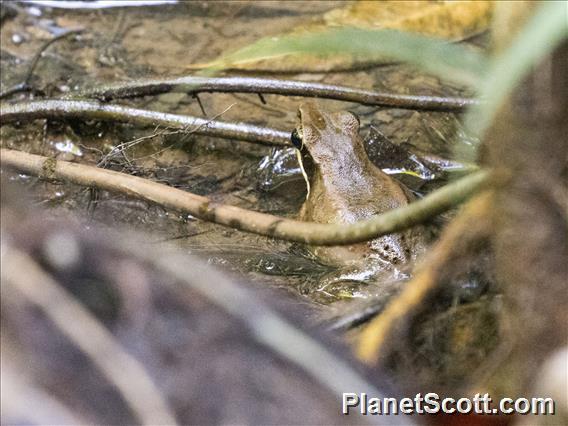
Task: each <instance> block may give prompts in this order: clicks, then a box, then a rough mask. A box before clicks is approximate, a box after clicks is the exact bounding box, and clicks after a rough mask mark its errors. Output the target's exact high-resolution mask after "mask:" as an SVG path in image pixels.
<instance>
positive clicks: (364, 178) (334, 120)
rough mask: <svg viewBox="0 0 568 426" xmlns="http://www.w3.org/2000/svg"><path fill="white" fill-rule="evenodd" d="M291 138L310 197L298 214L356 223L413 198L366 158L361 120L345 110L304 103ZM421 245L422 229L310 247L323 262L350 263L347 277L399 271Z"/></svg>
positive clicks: (307, 218)
mask: <svg viewBox="0 0 568 426" xmlns="http://www.w3.org/2000/svg"><path fill="white" fill-rule="evenodd" d="M298 117H299V124H298V126H297V128H296V130H295V131H294V132H293V133H292V142H293V143H294V145H295V146H296V148H298V149H299V151H300V157H301V164H302V166H303V170H304V174H305V177H306V179H307V181H308V195H307V198H306V201H305V202H304V204H303V206H302V209H301V211H300V218H301V219H302V220H305V221H312V222H318V223H354V222H357V221H360V220H363V219H366V218H368V217H370V216H372V215H376V214H380V213H384V212H386V211H388V210H391V209H394V208H397V207H402V206H405V205H407V204H408V203H409V201H410V200H411V198H412V196H411V194H410V192H409V191H408V190H407V189H406V188H404V187H403V186H402V185H401V184H400V183H398V182H397V181H396V180H394V179H393V178H391V177H390V176H388V175H387V174H385V173H384V172H383V171H381V170H380V169H379V168H377V167H376V166H375V165H374V164H373V163H372V162H371V161H370V159H369V158H368V156H367V153H366V152H365V148H364V146H363V140H362V138H361V137H360V136H359V119H358V118H357V117H356V116H355V115H353V114H351V113H349V112H336V113H328V112H325V111H322V110H321V109H320V108H319V106H318V105H317V104H316V103H315V102H306V103H304V104H302V105H301V106H300V108H299V112H298ZM423 247H424V242H423V237H422V235H421V232H420V230H417V229H411V230H409V231H406V232H404V233H399V234H391V235H387V236H384V237H380V238H376V239H374V240H372V241H369V242H366V243H360V244H354V245H350V246H337V247H313V248H312V249H311V250H312V252H313V253H314V254H315V255H316V256H317V257H318V258H319V260H320V261H321V262H322V263H325V264H328V265H332V266H343V267H344V266H347V265H349V266H351V268H349V270H350V271H351V272H350V273H348V274H344V279H346V280H360V279H366V278H368V277H369V273H362V272H363V271H367V272H370V273H376V272H377V271H385V270H393V269H394V270H399V266H401V265H403V264H405V263H407V262H408V261H410V260H412V259H413V258H414V257H415V256H416V254H417V253H418V252H420V251H421V250H422V248H423Z"/></svg>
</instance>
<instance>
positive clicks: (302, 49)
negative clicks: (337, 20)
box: [213, 28, 486, 86]
mask: <svg viewBox="0 0 568 426" xmlns="http://www.w3.org/2000/svg"><path fill="white" fill-rule="evenodd" d="M298 54H309V55H321V56H332V55H351V56H353V57H354V58H358V59H363V60H364V61H366V62H371V61H373V60H377V61H380V60H389V61H402V62H408V63H411V64H413V65H416V66H417V67H418V68H419V69H421V70H425V71H427V72H430V73H432V74H435V75H437V76H439V77H442V78H444V79H448V80H453V81H455V82H458V83H464V84H468V85H472V86H475V85H477V84H478V82H479V81H480V79H482V78H483V75H484V74H485V71H486V58H485V56H484V55H483V54H481V53H479V52H477V51H475V50H473V49H471V48H468V47H466V46H462V45H458V44H451V43H448V42H447V41H444V40H441V39H435V38H431V37H425V36H420V35H416V34H411V33H405V32H400V31H395V30H365V29H358V28H336V29H331V30H325V31H319V32H313V33H306V34H297V35H296V34H295V35H286V36H280V37H269V38H263V39H260V40H259V41H257V42H256V43H253V44H251V45H249V46H246V47H244V48H242V49H240V50H238V51H236V52H234V53H232V54H229V55H226V56H223V57H221V58H220V59H219V60H217V61H215V62H214V65H213V68H214V69H223V68H229V67H231V65H235V64H239V63H244V62H251V61H257V60H261V59H271V58H277V57H282V56H286V55H298Z"/></svg>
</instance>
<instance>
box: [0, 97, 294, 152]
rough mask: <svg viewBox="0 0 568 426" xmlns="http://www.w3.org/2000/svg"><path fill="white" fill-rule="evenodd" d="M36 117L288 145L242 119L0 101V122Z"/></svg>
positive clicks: (281, 135)
mask: <svg viewBox="0 0 568 426" xmlns="http://www.w3.org/2000/svg"><path fill="white" fill-rule="evenodd" d="M39 118H56V119H57V118H58V119H65V118H83V119H95V120H111V121H121V122H126V123H135V124H140V125H148V126H157V125H160V126H164V127H170V128H178V129H186V130H187V131H188V133H189V132H191V133H195V134H198V135H208V136H215V137H219V138H224V139H238V140H242V141H246V142H254V143H259V144H263V145H269V146H292V144H291V143H290V133H288V132H284V131H281V130H275V129H270V128H267V127H259V126H253V125H250V124H246V123H226V122H223V121H216V120H207V119H203V118H199V117H192V116H189V115H178V114H169V113H165V112H157V111H148V110H144V109H137V108H130V107H125V106H121V105H106V104H102V103H100V102H95V101H70V100H56V99H52V100H45V101H30V102H21V103H16V104H12V105H7V104H3V105H0V125H4V124H8V123H13V122H16V121H22V120H35V119H39Z"/></svg>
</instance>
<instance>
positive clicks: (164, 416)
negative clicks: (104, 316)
mask: <svg viewBox="0 0 568 426" xmlns="http://www.w3.org/2000/svg"><path fill="white" fill-rule="evenodd" d="M2 263H3V267H2V277H3V280H2V283H3V284H4V283H6V284H7V285H8V286H9V287H11V288H13V289H14V290H17V291H18V293H20V294H21V295H22V296H24V297H25V298H26V299H27V300H29V301H30V302H32V303H33V304H34V305H37V306H38V307H40V308H41V309H42V310H43V311H44V313H45V314H46V315H47V316H48V317H49V319H50V320H51V321H53V323H54V324H55V325H56V326H57V327H58V328H59V329H60V330H61V332H62V333H63V334H64V335H65V336H67V337H68V338H69V339H70V340H71V341H72V342H73V343H75V344H76V345H77V346H78V347H79V348H80V349H81V350H82V351H83V352H85V354H87V355H88V356H89V358H90V359H91V360H92V361H93V363H94V364H95V365H96V366H97V367H98V368H99V369H100V371H101V373H103V375H104V376H105V377H106V379H107V380H108V381H109V382H111V383H112V384H114V386H116V388H117V389H118V390H119V391H120V393H121V395H122V396H123V397H124V400H125V401H126V402H127V403H128V405H129V407H130V408H131V409H132V411H133V413H134V414H135V416H136V417H137V418H138V421H140V422H141V423H142V424H147V425H155V424H168V425H175V424H177V422H176V419H175V417H174V415H173V414H172V413H171V411H170V409H169V407H168V405H167V403H166V401H165V400H164V398H163V397H162V395H161V393H160V391H159V390H158V389H157V388H156V386H155V385H154V383H153V382H152V379H151V378H150V376H149V375H148V373H147V372H146V370H145V369H144V367H143V366H142V365H141V364H140V363H139V362H138V361H137V360H136V358H134V357H133V356H132V355H130V354H129V353H128V352H126V351H125V350H124V349H123V348H122V347H121V345H120V344H119V343H118V342H117V341H116V339H115V338H114V336H113V335H112V334H111V333H110V332H109V331H108V330H107V329H106V328H105V327H104V326H103V325H102V324H101V323H100V321H99V320H97V319H96V318H95V317H94V316H93V315H92V314H91V313H90V312H89V311H88V310H87V309H86V308H84V307H83V306H82V305H81V304H80V303H79V302H77V301H76V300H75V299H73V297H71V296H70V295H69V294H68V293H67V292H66V291H65V290H63V289H62V288H61V286H60V285H59V284H58V283H57V282H55V281H54V280H53V278H51V277H50V276H49V275H48V274H47V272H45V271H44V270H42V269H41V268H40V266H39V265H38V264H37V263H36V262H35V261H34V260H33V259H32V258H30V257H29V256H28V255H27V254H25V253H22V252H20V251H18V250H16V249H13V248H7V249H6V250H5V251H4V253H2Z"/></svg>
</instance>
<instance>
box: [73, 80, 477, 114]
mask: <svg viewBox="0 0 568 426" xmlns="http://www.w3.org/2000/svg"><path fill="white" fill-rule="evenodd" d="M167 92H180V93H188V94H196V93H202V92H229V93H233V92H240V93H255V94H259V93H263V94H275V95H286V96H304V97H316V98H327V99H336V100H340V101H347V102H356V103H359V104H363V105H375V106H382V107H390V108H402V109H412V110H424V111H449V112H460V111H463V110H465V109H466V108H467V107H470V106H472V105H477V104H479V101H478V100H476V99H472V98H459V97H442V96H421V95H400V94H396V93H384V92H376V91H371V90H362V89H356V88H353V87H345V86H335V85H331V84H321V83H312V82H307V81H294V80H276V79H268V78H254V77H198V76H187V77H180V78H173V79H163V80H137V81H132V82H124V83H115V84H111V85H107V86H101V87H97V88H95V89H92V90H84V91H81V92H78V93H73V94H70V95H68V97H71V98H96V99H99V100H101V101H110V100H112V99H119V98H133V97H138V96H147V95H157V94H160V93H167Z"/></svg>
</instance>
